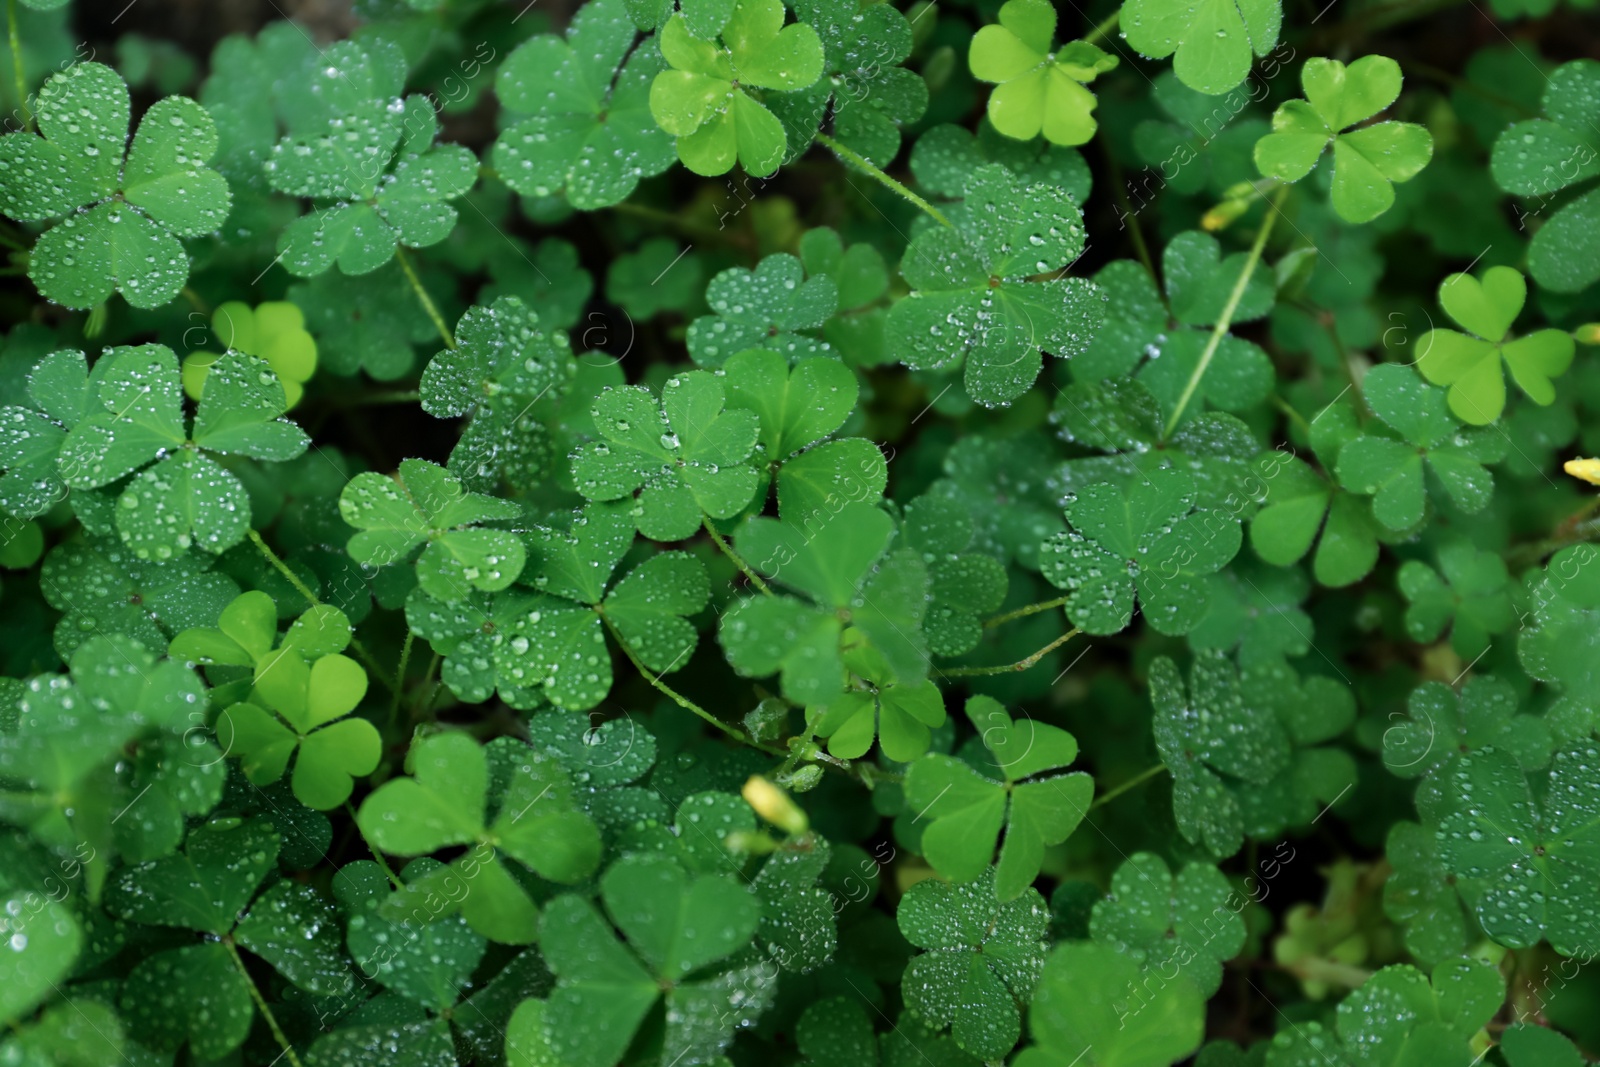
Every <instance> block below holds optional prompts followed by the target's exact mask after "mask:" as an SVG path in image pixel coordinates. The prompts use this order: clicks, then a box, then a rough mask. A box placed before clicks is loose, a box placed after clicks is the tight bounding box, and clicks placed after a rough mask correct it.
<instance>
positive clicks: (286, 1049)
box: [222, 937, 305, 1067]
mask: <svg viewBox="0 0 1600 1067" xmlns="http://www.w3.org/2000/svg"><path fill="white" fill-rule="evenodd" d="M222 943H223V944H224V945H226V946H228V955H230V956H232V957H233V965H234V966H235V967H237V968H239V973H240V974H242V975H244V983H245V985H247V986H249V987H250V999H252V1000H254V1001H255V1002H256V1008H257V1009H259V1010H260V1012H261V1017H262V1018H263V1019H265V1020H267V1028H268V1029H269V1030H271V1031H272V1036H273V1037H275V1038H277V1039H278V1045H279V1047H280V1048H282V1049H283V1054H284V1055H285V1056H287V1057H288V1058H289V1063H290V1067H305V1064H303V1063H301V1062H300V1057H299V1056H298V1055H296V1054H295V1051H294V1046H293V1045H291V1044H289V1038H288V1037H287V1036H285V1035H284V1032H283V1027H281V1026H279V1025H278V1017H277V1016H276V1015H274V1014H272V1006H271V1005H270V1004H268V1003H267V998H266V997H263V996H262V995H261V989H260V987H258V986H257V985H256V980H255V979H254V978H251V977H250V970H249V968H247V967H246V966H245V965H244V957H243V956H241V955H239V950H238V948H236V947H235V946H234V943H233V940H232V939H231V938H226V937H225V938H223V939H222Z"/></svg>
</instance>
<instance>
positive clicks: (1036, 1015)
mask: <svg viewBox="0 0 1600 1067" xmlns="http://www.w3.org/2000/svg"><path fill="white" fill-rule="evenodd" d="M1028 1029H1029V1031H1030V1032H1031V1033H1032V1034H1033V1038H1034V1041H1035V1042H1036V1044H1034V1045H1032V1046H1030V1047H1028V1048H1025V1049H1023V1050H1022V1052H1021V1053H1020V1054H1019V1055H1018V1056H1017V1058H1016V1060H1015V1061H1014V1062H1015V1063H1016V1064H1017V1067H1056V1065H1059V1064H1064V1063H1071V1062H1072V1061H1073V1057H1077V1058H1078V1062H1079V1063H1080V1064H1082V1065H1084V1067H1164V1065H1166V1064H1172V1063H1177V1062H1179V1061H1181V1060H1184V1059H1186V1058H1187V1057H1188V1056H1190V1055H1191V1054H1192V1053H1193V1052H1194V1051H1195V1049H1197V1048H1199V1047H1200V1041H1201V1039H1202V1038H1203V1037H1204V1034H1205V997H1204V996H1202V995H1201V993H1200V990H1199V989H1197V988H1196V987H1195V984H1194V983H1193V982H1191V981H1189V979H1188V978H1187V977H1186V976H1185V975H1184V974H1182V973H1181V972H1180V973H1178V974H1177V975H1175V976H1174V977H1172V978H1171V979H1168V977H1167V976H1166V975H1165V974H1163V973H1162V972H1160V971H1155V970H1151V969H1148V968H1145V967H1141V966H1140V964H1139V963H1138V961H1137V960H1135V959H1134V958H1133V957H1132V956H1130V955H1128V954H1127V953H1125V952H1123V951H1121V950H1120V949H1118V948H1116V947H1114V946H1112V945H1108V944H1105V943H1103V942H1098V941H1068V942H1065V943H1063V944H1059V945H1057V946H1056V947H1055V949H1054V950H1053V951H1052V952H1051V953H1050V955H1049V957H1048V958H1047V959H1046V960H1045V962H1044V967H1043V968H1042V970H1041V971H1040V974H1039V982H1038V988H1037V990H1036V991H1035V992H1034V997H1033V1003H1032V1004H1031V1005H1030V1006H1029V1010H1028Z"/></svg>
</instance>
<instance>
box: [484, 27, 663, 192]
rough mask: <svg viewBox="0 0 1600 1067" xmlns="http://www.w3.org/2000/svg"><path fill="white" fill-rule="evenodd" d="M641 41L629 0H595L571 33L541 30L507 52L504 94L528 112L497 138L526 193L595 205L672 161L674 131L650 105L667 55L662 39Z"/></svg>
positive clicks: (510, 178)
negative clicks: (658, 44) (659, 44)
mask: <svg viewBox="0 0 1600 1067" xmlns="http://www.w3.org/2000/svg"><path fill="white" fill-rule="evenodd" d="M633 43H634V32H633V23H632V20H631V19H630V17H629V15H628V11H627V4H626V0H594V2H593V3H589V4H585V5H583V7H582V8H580V9H579V11H578V13H577V14H576V15H575V16H573V19H572V24H571V25H570V26H569V27H568V29H567V35H566V38H565V39H563V38H561V37H558V36H556V35H554V34H540V35H539V36H537V37H532V38H529V39H528V40H526V41H524V42H523V43H522V44H521V45H519V46H518V47H517V49H516V50H515V51H514V52H512V53H511V55H509V56H507V57H506V61H505V63H504V64H502V65H501V67H500V70H499V71H498V72H497V73H496V75H495V94H496V95H497V96H498V97H499V98H500V102H501V104H502V105H503V106H504V107H506V108H507V109H509V110H510V111H513V112H517V113H520V114H523V115H526V116H527V117H526V118H523V119H521V120H520V121H517V122H515V123H514V124H512V125H511V126H509V127H508V128H507V129H506V130H505V132H503V133H502V134H501V135H500V139H499V140H498V141H496V142H495V146H494V153H493V155H492V156H491V159H492V160H493V162H494V168H495V171H496V173H498V174H499V175H500V178H501V180H503V181H504V182H505V183H506V184H507V185H509V186H511V188H513V189H515V190H516V191H517V192H519V193H522V194H523V195H525V196H541V197H543V196H552V195H554V194H556V193H563V194H564V195H565V196H566V198H567V200H568V202H570V203H571V204H572V206H573V207H576V208H578V209H580V210H583V211H590V210H593V209H595V208H599V207H607V206H609V205H611V204H615V203H618V202H619V201H622V200H624V199H626V198H627V197H628V195H629V194H630V193H632V192H633V190H634V187H635V186H637V185H638V183H639V179H641V178H648V177H651V176H653V175H656V174H660V173H661V172H662V171H664V170H666V169H667V167H668V166H669V165H670V164H671V163H672V160H673V151H672V141H671V138H669V137H668V136H667V134H665V133H664V132H662V130H661V129H660V128H659V127H658V126H657V125H656V121H655V119H654V118H652V117H651V115H650V83H651V81H652V80H653V79H654V78H655V77H656V75H657V74H659V73H661V72H662V70H663V68H664V67H665V64H664V63H663V62H662V59H661V55H660V53H659V51H657V50H656V49H655V48H652V47H640V48H634V47H633Z"/></svg>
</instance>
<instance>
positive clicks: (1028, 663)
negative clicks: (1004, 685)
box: [939, 627, 1078, 678]
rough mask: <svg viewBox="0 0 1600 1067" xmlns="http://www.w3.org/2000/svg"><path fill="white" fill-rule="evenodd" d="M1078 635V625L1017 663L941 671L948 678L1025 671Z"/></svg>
mask: <svg viewBox="0 0 1600 1067" xmlns="http://www.w3.org/2000/svg"><path fill="white" fill-rule="evenodd" d="M1076 636H1078V630H1077V628H1076V627H1074V628H1073V629H1071V630H1068V631H1067V632H1066V633H1064V634H1062V635H1061V636H1060V637H1058V638H1056V639H1055V640H1054V641H1051V642H1050V643H1049V644H1048V645H1045V646H1044V647H1043V648H1041V649H1040V650H1039V651H1037V652H1035V653H1034V654H1033V655H1031V656H1029V657H1027V658H1026V659H1019V660H1017V662H1015V663H1003V664H1001V665H1000V666H998V667H954V668H952V669H950V670H947V671H940V672H939V673H941V674H943V675H944V676H945V677H947V678H973V677H978V676H981V675H986V674H1010V673H1011V672H1012V671H1025V670H1027V669H1028V668H1029V667H1032V666H1034V665H1035V664H1037V663H1038V662H1039V661H1040V660H1042V659H1044V658H1045V657H1046V656H1048V655H1049V654H1050V653H1052V652H1054V651H1055V650H1056V649H1058V648H1060V647H1061V646H1062V645H1064V644H1066V643H1067V642H1068V641H1070V640H1072V639H1073V638H1074V637H1076Z"/></svg>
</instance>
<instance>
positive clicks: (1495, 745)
mask: <svg viewBox="0 0 1600 1067" xmlns="http://www.w3.org/2000/svg"><path fill="white" fill-rule="evenodd" d="M1519 703H1520V702H1519V701H1518V700H1517V695H1516V692H1515V691H1514V690H1512V688H1511V686H1510V685H1509V684H1507V683H1506V682H1505V681H1503V680H1502V679H1500V678H1497V677H1494V676H1492V675H1490V676H1480V677H1476V678H1472V679H1470V680H1468V681H1467V683H1466V684H1465V685H1464V686H1462V688H1461V692H1460V694H1459V695H1458V694H1457V693H1455V692H1453V691H1452V690H1451V689H1450V687H1449V686H1446V685H1443V684H1441V683H1439V682H1424V683H1423V684H1422V685H1419V686H1418V687H1417V688H1415V689H1413V690H1412V691H1411V696H1410V698H1409V699H1408V700H1407V702H1406V712H1407V717H1406V718H1404V719H1399V720H1398V721H1396V722H1395V723H1394V725H1392V726H1390V727H1389V728H1388V729H1387V730H1385V731H1384V732H1383V763H1384V766H1386V767H1388V768H1389V770H1390V771H1392V772H1393V773H1395V774H1397V775H1399V776H1401V777H1402V778H1415V777H1419V776H1421V775H1424V774H1429V773H1430V772H1432V771H1434V770H1436V769H1437V768H1439V767H1444V766H1447V765H1449V764H1451V763H1453V762H1454V761H1456V760H1457V759H1459V758H1460V757H1461V756H1463V755H1464V754H1467V753H1472V752H1478V751H1480V750H1483V749H1487V748H1492V749H1496V750H1498V751H1500V752H1504V753H1507V754H1509V755H1510V756H1511V758H1512V759H1514V760H1516V762H1517V765H1518V766H1520V767H1521V768H1522V769H1523V770H1527V771H1532V770H1536V769H1538V768H1540V767H1543V766H1544V765H1545V764H1547V763H1548V762H1549V761H1550V749H1551V740H1550V728H1549V727H1548V726H1546V725H1545V723H1544V720H1543V719H1540V718H1538V717H1536V716H1533V715H1523V714H1519V710H1520V709H1519V707H1518V705H1519Z"/></svg>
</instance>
